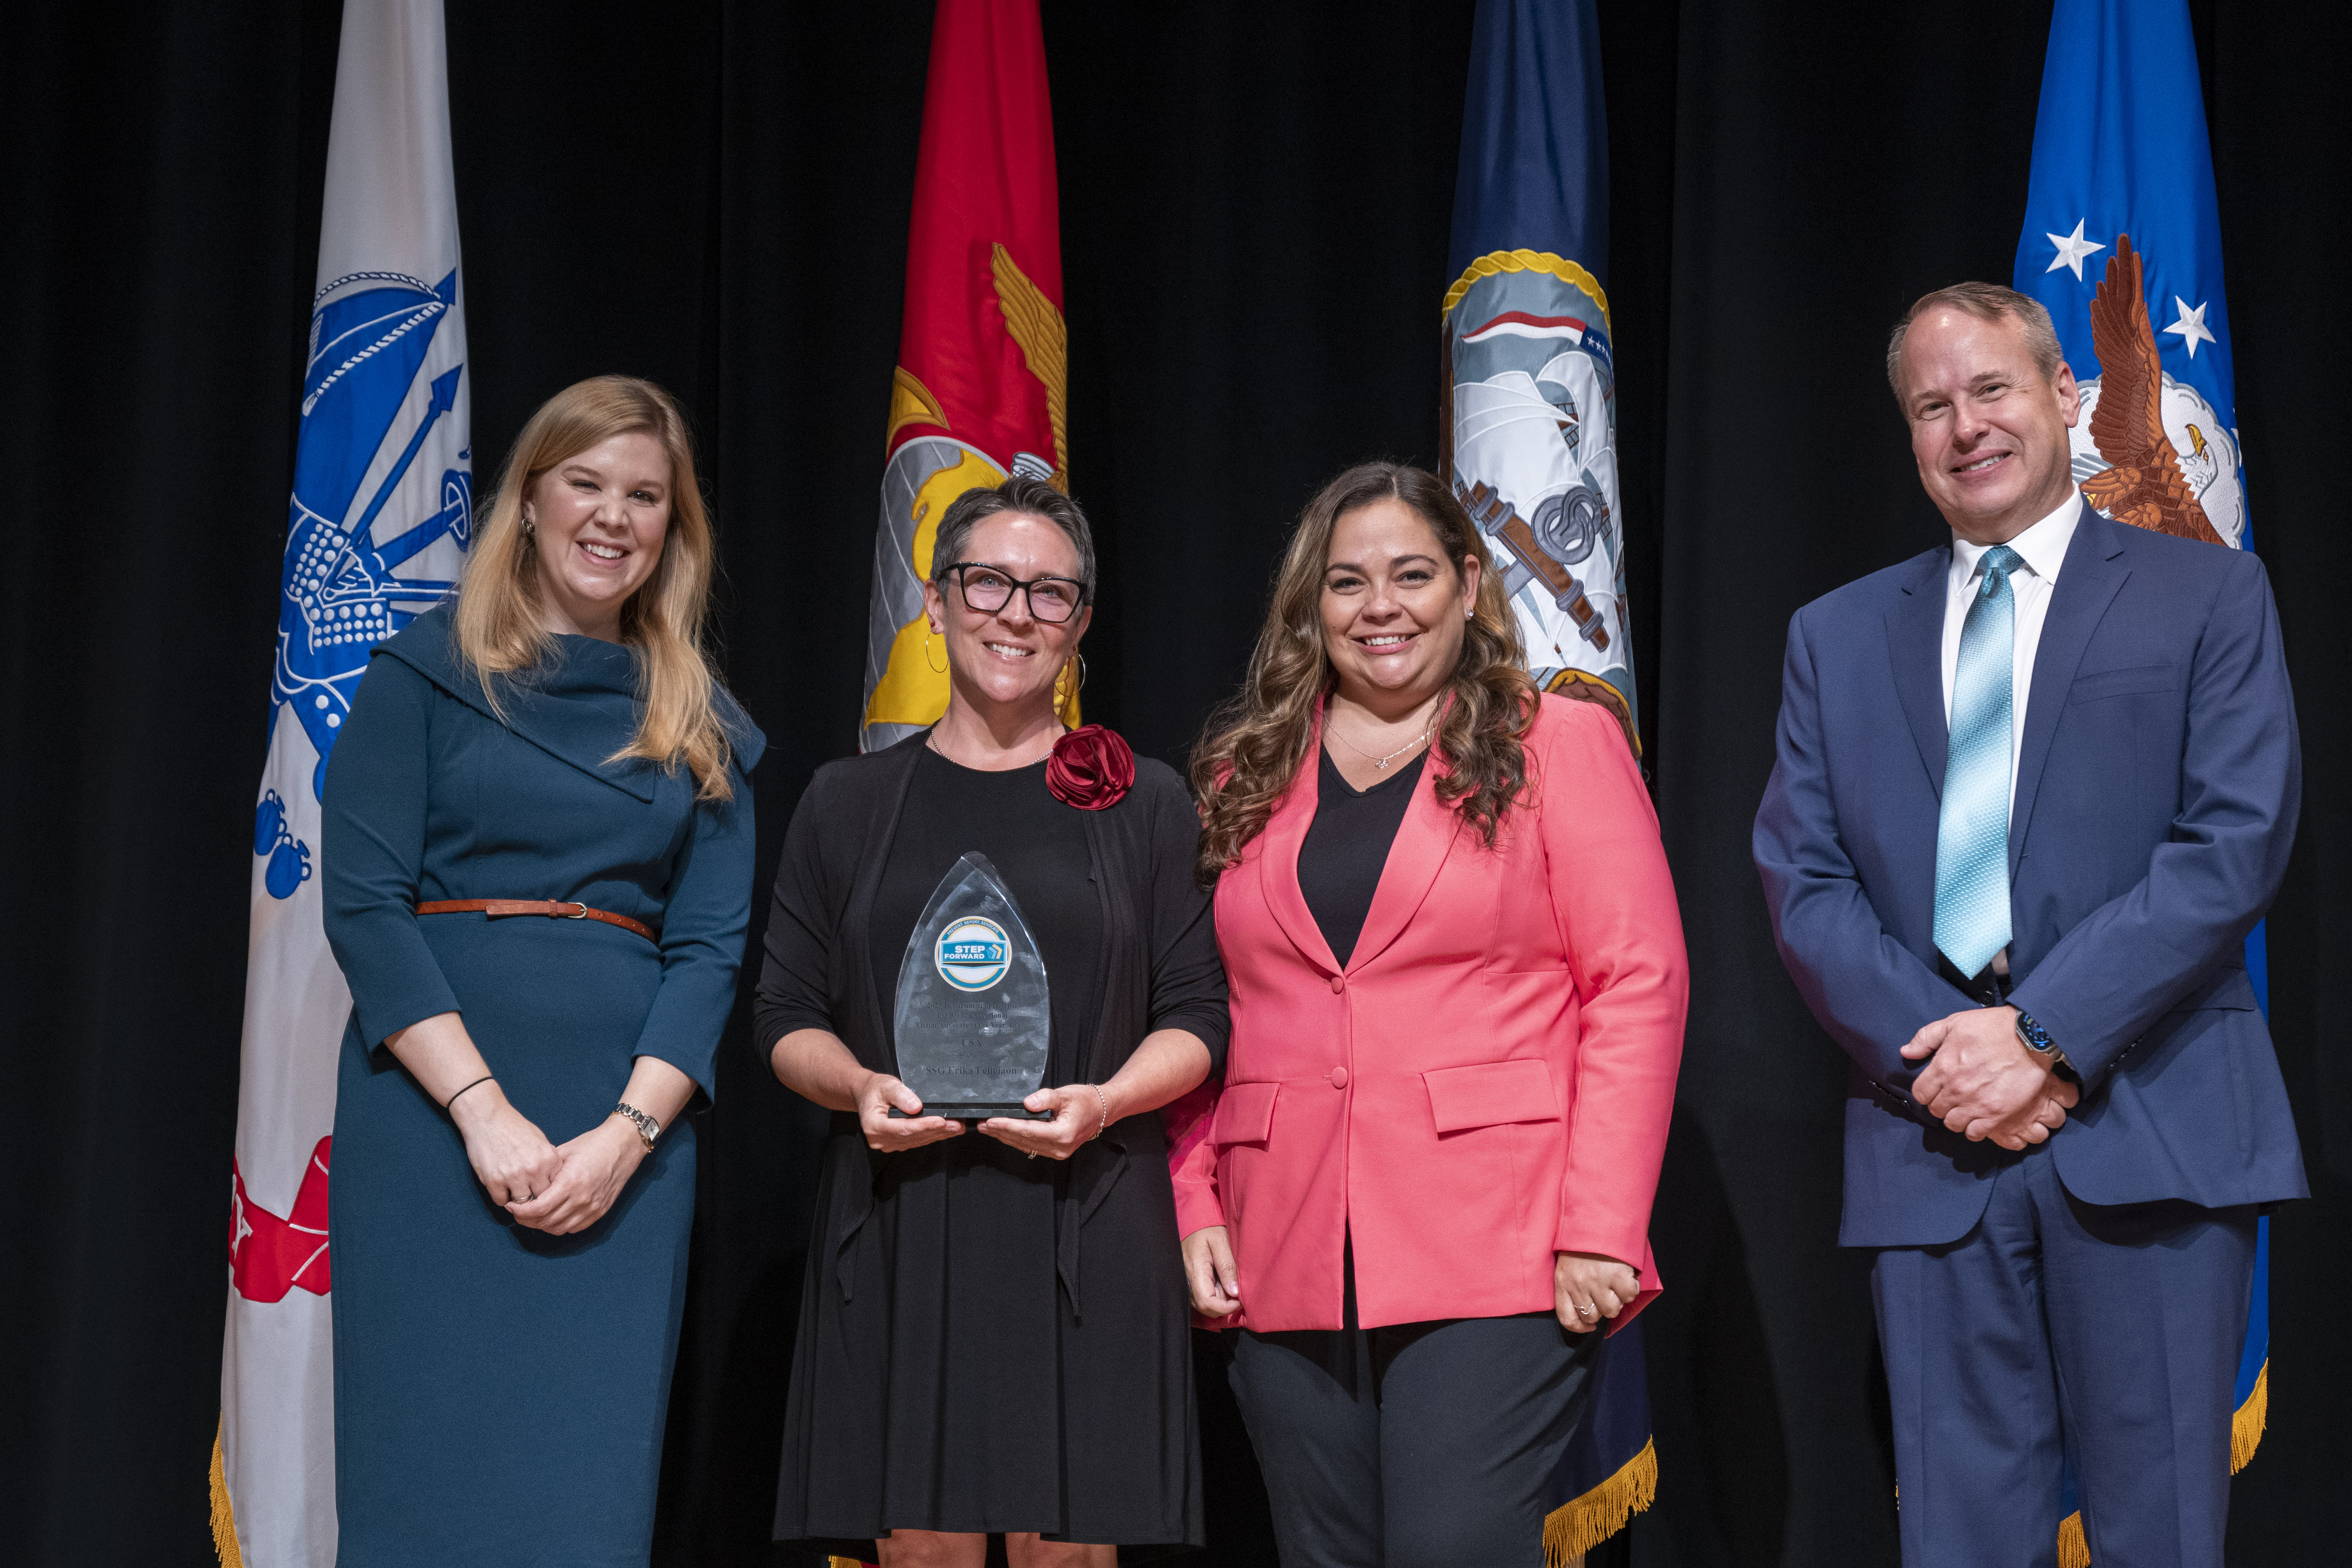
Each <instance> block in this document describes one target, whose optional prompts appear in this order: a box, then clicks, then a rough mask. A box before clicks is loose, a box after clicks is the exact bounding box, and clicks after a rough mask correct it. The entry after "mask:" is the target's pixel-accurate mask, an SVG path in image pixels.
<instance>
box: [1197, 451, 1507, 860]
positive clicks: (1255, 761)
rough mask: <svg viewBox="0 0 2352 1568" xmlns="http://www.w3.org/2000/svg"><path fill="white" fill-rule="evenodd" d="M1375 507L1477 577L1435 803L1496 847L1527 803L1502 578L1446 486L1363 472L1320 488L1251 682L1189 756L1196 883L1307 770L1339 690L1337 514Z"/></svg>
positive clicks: (1421, 477)
mask: <svg viewBox="0 0 2352 1568" xmlns="http://www.w3.org/2000/svg"><path fill="white" fill-rule="evenodd" d="M1381 500H1397V501H1402V502H1403V503H1404V504H1405V505H1406V506H1408V507H1410V508H1412V510H1413V511H1414V512H1415V513H1417V514H1418V515H1419V516H1420V518H1421V520H1422V521H1423V522H1425V523H1427V524H1428V525H1429V531H1431V532H1432V533H1433V534H1435V535H1436V536H1437V542H1438V547H1439V550H1440V551H1441V552H1442V553H1443V554H1444V556H1445V558H1446V559H1447V560H1448V561H1450V562H1452V563H1454V570H1455V571H1456V572H1459V571H1461V570H1462V563H1464V562H1465V560H1475V561H1476V562H1477V563H1478V565H1479V575H1478V602H1477V606H1476V609H1475V613H1474V614H1473V615H1472V616H1470V618H1469V620H1468V621H1467V622H1466V623H1465V626H1464V629H1463V637H1462V657H1461V659H1460V661H1459V662H1458V663H1457V664H1456V665H1455V666H1454V674H1453V676H1452V677H1451V678H1450V679H1448V681H1447V682H1446V690H1445V703H1444V717H1443V718H1442V719H1441V720H1440V721H1439V724H1438V730H1437V734H1436V737H1435V739H1434V741H1433V742H1432V744H1431V747H1430V749H1431V751H1433V752H1436V753H1438V754H1440V755H1442V756H1443V757H1444V760H1445V769H1446V771H1445V774H1444V777H1443V778H1441V779H1440V780H1438V783H1437V798H1438V799H1439V800H1441V801H1443V802H1444V803H1445V804H1446V805H1450V806H1452V807H1454V809H1455V810H1456V811H1459V812H1460V813H1461V814H1462V817H1463V820H1465V822H1468V823H1469V824H1470V825H1471V826H1473V827H1475V828H1476V829H1477V830H1478V833H1479V836H1480V837H1482V838H1483V839H1484V840H1485V841H1486V846H1487V847H1489V848H1492V847H1494V844H1495V840H1496V835H1497V834H1499V833H1500V832H1501V831H1502V826H1503V818H1504V816H1505V814H1506V813H1507V812H1508V811H1509V809H1510V807H1511V806H1512V805H1513V804H1514V803H1515V802H1517V800H1518V799H1519V797H1520V795H1522V794H1523V793H1524V792H1525V791H1526V788H1527V782H1528V769H1527V754H1526V752H1525V751H1524V749H1523V748H1522V747H1521V745H1520V741H1521V738H1522V737H1524V736H1525V735H1526V734H1527V732H1528V727H1529V726H1530V725H1531V724H1533V723H1534V722H1535V716H1536V704H1537V702H1538V697H1537V695H1536V687H1535V682H1534V681H1532V680H1530V679H1528V672H1527V668H1526V663H1525V660H1524V658H1523V657H1522V655H1521V652H1520V647H1519V628H1518V621H1517V617H1516V616H1513V615H1512V613H1511V606H1510V603H1509V601H1508V600H1507V599H1506V598H1505V597H1504V596H1503V580H1502V574H1500V573H1498V572H1496V570H1495V569H1494V563H1493V562H1492V561H1491V560H1490V559H1489V558H1488V556H1487V554H1486V542H1484V541H1483V540H1481V539H1480V538H1479V537H1478V530H1477V527H1476V525H1475V524H1474V523H1472V522H1471V521H1470V514H1469V513H1468V512H1467V511H1465V510H1463V506H1462V503H1461V501H1460V500H1456V499H1455V497H1454V492H1453V491H1452V490H1450V489H1446V487H1445V482H1444V480H1442V479H1439V478H1438V477H1437V476H1436V475H1435V474H1433V473H1431V472H1429V471H1428V470H1427V469H1426V468H1412V467H1409V466H1407V465H1405V464H1402V463H1361V464H1359V465H1357V466H1356V467H1355V468H1349V470H1348V471H1347V472H1346V473H1344V474H1341V475H1340V476H1339V478H1338V479H1333V480H1332V481H1331V482H1330V483H1329V484H1328V485H1325V486H1324V487H1323V489H1322V490H1321V491H1320V492H1319V493H1318V494H1317V496H1316V497H1315V499H1314V500H1311V501H1308V502H1307V510H1305V511H1304V512H1302V513H1300V514H1299V519H1298V526H1297V530H1296V531H1293V532H1292V534H1291V536H1290V548H1289V549H1288V550H1287V551H1286V552H1285V553H1284V555H1283V558H1282V564H1281V566H1280V567H1279V568H1278V569H1277V570H1276V573H1275V579H1274V600H1273V603H1272V604H1270V605H1267V606H1266V612H1265V627H1264V629H1262V630H1261V631H1260V632H1259V633H1258V638H1257V648H1256V651H1255V652H1254V653H1252V654H1251V655H1250V662H1249V673H1248V674H1247V675H1246V676H1245V677H1244V679H1243V681H1242V689H1241V690H1240V692H1239V693H1238V694H1236V695H1235V696H1234V699H1233V700H1231V701H1229V702H1227V703H1226V704H1225V705H1224V706H1223V707H1222V708H1220V709H1219V710H1217V711H1216V713H1214V714H1213V715H1212V716H1211V718H1210V720H1209V724H1208V728H1207V731H1205V732H1204V733H1203V734H1202V738H1201V743H1200V744H1199V745H1198V746H1196V747H1194V748H1193V751H1192V788H1193V791H1194V793H1196V794H1197V795H1199V796H1200V797H1201V858H1200V864H1199V872H1200V877H1201V880H1202V883H1203V884H1204V885H1205V884H1210V883H1213V882H1214V881H1215V880H1216V879H1217V878H1218V877H1219V876H1220V875H1221V874H1222V873H1223V871H1224V870H1225V868H1228V867H1230V866H1233V865H1235V864H1237V863H1238V862H1239V861H1240V859H1241V856H1242V850H1243V849H1244V847H1246V846H1247V845H1248V844H1249V842H1250V840H1251V839H1253V838H1255V837H1257V836H1258V834H1259V833H1261V832H1263V831H1264V830H1265V824H1266V820H1267V818H1269V817H1271V816H1273V815H1274V812H1275V808H1276V806H1278V805H1281V803H1282V798H1283V796H1284V795H1287V794H1288V793H1289V792H1290V786H1291V784H1292V783H1293V782H1294V781H1295V780H1296V779H1297V776H1298V770H1299V767H1300V766H1301V765H1302V764H1303V763H1305V762H1306V761H1307V751H1308V748H1309V747H1310V746H1311V745H1312V744H1313V742H1314V736H1315V714H1316V709H1317V705H1318V702H1319V701H1320V700H1322V698H1323V697H1324V696H1325V695H1326V694H1327V693H1328V692H1329V691H1330V690H1331V689H1332V687H1333V686H1334V685H1335V684H1336V677H1335V676H1334V674H1333V672H1332V668H1331V658H1330V655H1329V654H1328V652H1327V651H1326V649H1325V647H1324V645H1323V569H1324V564H1325V563H1326V562H1327V561H1328V559H1329V557H1330V551H1331V534H1332V531H1333V530H1334V529H1335V528H1336V527H1337V526H1338V525H1339V519H1340V517H1341V516H1343V515H1344V514H1346V513H1348V512H1350V511H1353V510H1356V509H1357V508H1359V507H1364V506H1370V505H1371V504H1373V503H1374V502H1376V501H1381Z"/></svg>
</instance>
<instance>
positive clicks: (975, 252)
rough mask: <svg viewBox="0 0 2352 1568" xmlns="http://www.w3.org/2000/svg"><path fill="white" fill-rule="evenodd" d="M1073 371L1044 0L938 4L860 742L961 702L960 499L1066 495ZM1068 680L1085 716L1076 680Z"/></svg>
mask: <svg viewBox="0 0 2352 1568" xmlns="http://www.w3.org/2000/svg"><path fill="white" fill-rule="evenodd" d="M1067 363H1068V353H1067V334H1066V329H1065V327H1064V324H1063V320H1062V239H1061V222H1060V217H1059V216H1058V201H1057V198H1056V195H1055V175H1054V121H1053V105H1052V100H1051V98H1050V96H1049V94H1048V92H1047V89H1046V82H1045V34H1044V31H1043V29H1042V28H1041V27H1040V26H1039V25H1038V20H1037V5H1036V0H940V5H939V9H938V11H937V13H936V14H935V16H934V17H933V20H932V25H931V64H930V75H929V80H928V81H927V82H926V84H925V87H924V98H923V132H922V144H921V148H920V151H919V153H917V155H916V166H915V212H914V222H913V224H912V226H911V229H910V232H909V234H908V241H907V306H906V315H905V319H904V321H903V323H902V325H901V328H900V332H899V339H898V372H897V374H895V375H893V376H892V378H891V387H890V411H889V417H888V421H887V427H886V432H885V437H884V447H885V453H886V460H885V463H884V466H883V470H882V516H881V522H880V526H879V529H878V531H877V534H876V538H875V548H874V598H873V609H872V614H871V618H870V622H869V625H868V627H867V633H866V710H865V714H864V718H863V720H862V721H861V724H860V729H859V735H858V742H859V745H860V747H861V749H863V750H866V751H869V752H871V751H878V750H880V749H881V748H882V747H884V746H887V745H890V744H892V743H894V742H898V741H900V740H903V739H904V738H905V737H907V736H908V735H909V734H912V733H913V732H914V731H917V730H919V729H921V728H923V727H924V726H926V725H929V724H930V723H932V722H933V721H936V720H937V719H938V718H939V717H940V714H941V713H943V712H945V711H946V710H947V700H948V674H947V653H946V650H945V649H944V648H943V647H940V646H939V639H938V638H937V637H933V636H932V635H931V634H930V626H929V621H928V619H927V618H926V616H925V615H924V611H923V594H922V585H923V584H924V583H925V582H926V581H927V580H928V579H929V576H930V574H931V567H932V564H933V563H932V560H931V547H932V542H933V541H934V540H935V539H936V538H937V537H938V533H939V524H940V518H941V516H942V515H944V514H945V512H946V510H947V509H948V508H949V507H950V505H952V504H953V503H954V501H955V500H956V498H957V497H959V496H961V495H962V494H963V493H964V492H965V491H967V490H971V489H982V488H987V487H991V486H994V485H999V484H1002V483H1003V482H1004V479H1005V477H1006V476H1007V475H1008V474H1012V473H1016V472H1017V473H1025V474H1029V475H1032V476H1034V478H1037V479H1045V480H1047V481H1048V482H1050V483H1051V484H1053V485H1054V486H1055V488H1056V489H1063V490H1066V489H1069V453H1068V445H1067V441H1068V436H1067V431H1068V422H1067V416H1066V395H1067V389H1068V376H1067ZM1057 690H1058V691H1059V692H1060V693H1061V694H1062V712H1063V718H1064V720H1065V721H1066V722H1068V723H1071V724H1076V723H1077V722H1078V704H1077V691H1076V682H1075V680H1073V679H1070V678H1069V676H1068V674H1067V672H1065V678H1064V679H1063V682H1062V684H1061V685H1060V686H1059V687H1058V688H1057Z"/></svg>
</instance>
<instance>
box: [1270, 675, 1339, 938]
mask: <svg viewBox="0 0 2352 1568" xmlns="http://www.w3.org/2000/svg"><path fill="white" fill-rule="evenodd" d="M1322 745H1323V717H1322V714H1321V712H1320V711H1319V710H1318V712H1317V714H1316V718H1315V727H1314V729H1313V731H1311V732H1310V733H1309V734H1308V736H1307V756H1306V760H1304V761H1303V762H1301V763H1299V764H1298V776H1297V778H1296V779H1295V780H1293V781H1292V782H1291V785H1290V793H1289V794H1288V795H1285V796H1283V799H1282V804H1281V805H1277V806H1276V807H1275V808H1274V815H1273V816H1270V817H1268V818H1267V819H1266V824H1265V831H1264V832H1263V833H1261V834H1259V835H1258V867H1257V883H1258V887H1259V888H1260V889H1262V890H1263V891H1264V892H1265V905H1266V909H1267V910H1269V911H1270V912H1271V913H1272V914H1273V916H1274V923H1275V924H1276V925H1278V926H1280V927H1281V928H1282V932H1283V934H1284V935H1285V936H1286V937H1288V938H1289V939H1290V942H1291V945H1292V946H1294V947H1296V948H1297V949H1298V951H1299V953H1300V954H1301V955H1302V956H1303V957H1305V958H1306V959H1307V962H1308V963H1312V964H1314V965H1316V966H1317V967H1318V968H1319V969H1321V970H1322V971H1323V973H1325V974H1337V973H1339V960H1338V959H1336V958H1334V957H1333V956H1332V955H1331V944H1330V943H1329V942H1326V941H1324V940H1323V928H1322V927H1321V926H1319V925H1318V924H1316V923H1315V915H1314V911H1312V910H1309V909H1308V908H1307V894H1306V892H1305V891H1304V890H1303V889H1300V887H1299V886H1298V847H1299V846H1300V845H1302V844H1304V843H1306V842H1307V826H1308V825H1309V824H1311V823H1312V822H1314V820H1315V802H1316V800H1317V798H1318V789H1317V784H1316V773H1317V763H1318V753H1319V752H1320V751H1321V749H1322ZM1361 945H1362V944H1361V943H1359V944H1358V946H1359V947H1360V946H1361Z"/></svg>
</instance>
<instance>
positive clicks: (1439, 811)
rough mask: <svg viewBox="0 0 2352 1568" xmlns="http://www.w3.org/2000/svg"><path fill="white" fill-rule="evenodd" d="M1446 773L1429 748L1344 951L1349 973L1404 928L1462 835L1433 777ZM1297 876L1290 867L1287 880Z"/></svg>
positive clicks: (1455, 815)
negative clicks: (1357, 932) (1350, 946)
mask: <svg viewBox="0 0 2352 1568" xmlns="http://www.w3.org/2000/svg"><path fill="white" fill-rule="evenodd" d="M1444 773H1445V762H1444V758H1442V757H1440V756H1439V755H1438V754H1437V752H1435V751H1434V750H1433V751H1432V752H1430V753H1429V762H1428V764H1427V765H1426V766H1424V767H1423V769H1422V770H1421V782H1420V783H1418V784H1414V785H1413V786H1412V802H1411V804H1409V805H1406V807H1405V808H1404V821H1403V822H1402V823H1400V824H1398V826H1397V836H1396V842H1395V843H1394V844H1392V845H1391V846H1390V847H1389V858H1388V864H1387V865H1386V866H1384V867H1382V868H1381V882H1380V887H1379V888H1378V889H1375V890H1374V891H1373V893H1372V908H1371V912H1370V913H1369V914H1367V915H1366V916H1365V917H1364V932H1363V934H1362V935H1361V936H1360V937H1358V938H1357V939H1356V951H1355V952H1351V953H1349V955H1348V972H1349V973H1351V974H1352V973H1355V972H1356V971H1358V970H1360V969H1361V968H1363V967H1364V965H1365V964H1367V963H1370V962H1371V961H1372V960H1373V959H1375V958H1378V957H1379V956H1380V955H1381V952H1382V951H1383V950H1384V949H1386V948H1387V947H1388V946H1389V944H1390V943H1391V942H1395V941H1396V939H1397V938H1398V937H1400V936H1402V935H1403V934H1404V928H1405V925H1406V923H1407V922H1408V921H1411V920H1412V917H1413V913H1414V911H1415V910H1419V909H1420V908H1421V903H1422V900H1423V899H1426V898H1427V897H1428V896H1429V889H1430V887H1431V885H1432V884H1433V883H1434V882H1435V881H1436V880H1437V873H1438V871H1439V869H1440V868H1443V867H1444V864H1445V858H1446V856H1447V855H1449V854H1451V853H1452V852H1453V850H1454V840H1455V839H1456V838H1457V837H1460V836H1461V833H1462V816H1461V814H1460V813H1459V812H1456V811H1454V809H1453V808H1452V807H1450V806H1448V805H1444V803H1443V802H1441V801H1440V800H1439V799H1438V798H1437V781H1438V780H1439V779H1440V778H1442V777H1444ZM1291 880H1292V881H1293V882H1294V883H1296V882H1297V872H1296V870H1295V869H1294V871H1293V873H1292V876H1291Z"/></svg>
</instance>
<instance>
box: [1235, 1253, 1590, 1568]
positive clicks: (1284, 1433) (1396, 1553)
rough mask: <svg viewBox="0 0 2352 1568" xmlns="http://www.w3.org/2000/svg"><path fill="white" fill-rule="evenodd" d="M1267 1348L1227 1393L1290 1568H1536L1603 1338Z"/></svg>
mask: <svg viewBox="0 0 2352 1568" xmlns="http://www.w3.org/2000/svg"><path fill="white" fill-rule="evenodd" d="M1345 1321H1346V1323H1347V1325H1348V1326H1347V1327H1346V1328H1343V1329H1338V1330H1309V1331H1295V1332H1288V1333H1273V1334H1260V1333H1253V1332H1251V1331H1248V1330H1243V1331H1241V1332H1240V1334H1239V1335H1238V1342H1237V1343H1236V1344H1235V1345H1234V1365H1233V1373H1232V1381H1233V1388H1234V1397H1235V1399H1237V1400H1238V1401H1239V1402H1240V1405H1241V1408H1242V1420H1243V1421H1244V1423H1245V1424H1246V1425H1247V1426H1248V1427H1249V1434H1250V1442H1251V1444H1252V1445H1253V1446H1254V1447H1255V1448H1256V1449H1257V1458H1258V1466H1259V1468H1260V1470H1261V1471H1262V1472H1263V1473H1264V1474H1265V1489H1266V1495H1267V1498H1268V1500H1270V1501H1271V1503H1272V1504H1273V1509H1274V1532H1275V1538H1276V1541H1277V1542H1279V1543H1280V1545H1281V1548H1282V1562H1283V1568H1440V1565H1443V1568H1461V1565H1462V1564H1464V1563H1477V1564H1479V1565H1480V1568H1541V1564H1542V1563H1543V1560H1544V1552H1543V1526H1544V1515H1545V1513H1546V1512H1547V1511H1548V1503H1549V1498H1548V1495H1547V1493H1548V1489H1549V1482H1550V1480H1551V1475H1552V1471H1553V1470H1554V1469H1556V1468H1558V1467H1559V1462H1560V1458H1561V1456H1562V1455H1563V1454H1564V1453H1566V1451H1567V1449H1568V1440H1569V1437H1570V1435H1571V1434H1573V1433H1574V1431H1575V1430H1576V1423H1577V1421H1578V1420H1579V1419H1580V1417H1581V1416H1582V1415H1583V1411H1584V1395H1585V1391H1586V1389H1587V1388H1588V1386H1589V1385H1590V1383H1591V1370H1592V1363H1593V1357H1594V1353H1595V1352H1597V1351H1598V1350H1599V1348H1600V1344H1601V1334H1600V1333H1599V1331H1594V1332H1592V1333H1589V1334H1571V1333H1569V1332H1568V1331H1565V1330H1563V1329H1562V1328H1561V1327H1560V1326H1559V1321H1558V1320H1556V1319H1555V1318H1554V1317H1553V1316H1552V1315H1551V1314H1550V1313H1549V1312H1530V1313H1528V1314H1526V1315H1524V1316H1521V1317H1513V1318H1451V1319H1445V1320H1443V1321H1437V1322H1428V1323H1397V1324H1391V1325H1390V1326H1388V1327H1384V1328H1377V1329H1360V1328H1358V1327H1356V1301H1355V1289H1354V1279H1353V1271H1352V1270H1350V1277H1349V1289H1348V1297H1347V1316H1346V1319H1345Z"/></svg>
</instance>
